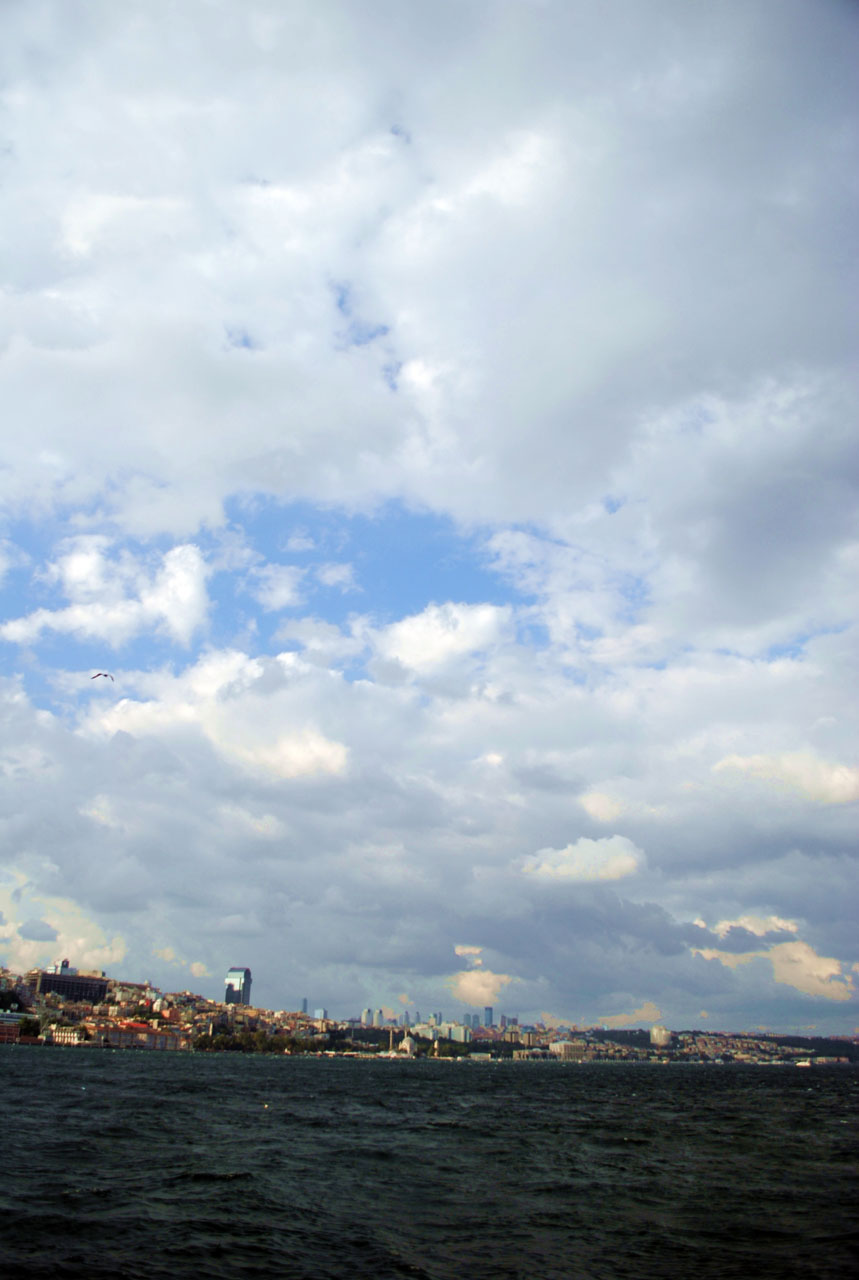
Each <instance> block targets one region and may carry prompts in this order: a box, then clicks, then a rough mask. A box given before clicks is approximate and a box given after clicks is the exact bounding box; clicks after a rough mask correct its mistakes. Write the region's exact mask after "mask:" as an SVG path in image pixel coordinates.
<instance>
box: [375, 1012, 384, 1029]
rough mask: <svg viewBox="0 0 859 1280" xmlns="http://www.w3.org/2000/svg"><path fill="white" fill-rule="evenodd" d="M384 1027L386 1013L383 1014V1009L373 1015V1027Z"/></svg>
mask: <svg viewBox="0 0 859 1280" xmlns="http://www.w3.org/2000/svg"><path fill="white" fill-rule="evenodd" d="M384 1025H385V1015H384V1013H382V1010H381V1009H377V1010H376V1012H375V1013H374V1014H373V1026H374V1027H383V1026H384Z"/></svg>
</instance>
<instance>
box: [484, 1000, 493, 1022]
mask: <svg viewBox="0 0 859 1280" xmlns="http://www.w3.org/2000/svg"><path fill="white" fill-rule="evenodd" d="M493 1017H494V1015H493V1012H492V1005H491V1004H488V1005H487V1006H486V1008H485V1009H484V1010H483V1025H484V1027H491V1026H492V1019H493Z"/></svg>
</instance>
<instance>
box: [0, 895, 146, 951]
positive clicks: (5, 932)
mask: <svg viewBox="0 0 859 1280" xmlns="http://www.w3.org/2000/svg"><path fill="white" fill-rule="evenodd" d="M10 882H11V885H12V886H13V887H12V888H9V887H8V885H9V884H10ZM31 916H35V917H37V918H41V920H42V921H43V922H44V923H45V924H46V925H47V926H48V929H47V930H44V931H41V930H39V931H30V932H31V934H32V933H33V932H39V933H40V934H41V935H42V936H40V937H34V936H26V935H25V933H24V932H23V929H24V928H25V927H26V924H27V922H28V920H29V919H30V917H31ZM0 920H2V921H3V923H2V924H0V947H2V950H3V952H4V955H5V960H4V963H5V965H6V966H7V967H8V968H10V969H12V970H14V971H16V972H18V973H25V972H26V971H27V970H28V969H31V968H34V967H36V966H44V965H46V964H49V963H51V962H52V961H53V960H55V959H56V958H57V957H58V956H62V957H68V959H69V960H70V961H71V963H72V965H74V967H75V968H78V969H99V970H110V968H111V967H113V966H115V965H117V964H119V963H120V961H121V960H122V959H123V957H124V956H125V954H126V949H127V947H126V942H125V939H124V938H122V937H121V936H120V935H118V934H117V935H116V936H114V937H113V938H110V939H108V937H107V936H106V934H105V932H104V930H103V929H102V928H101V926H100V925H99V924H98V923H97V922H96V921H94V920H92V919H90V918H89V917H88V916H87V914H86V913H85V912H84V911H83V910H82V908H81V907H80V906H79V905H78V903H76V902H75V901H73V900H72V899H71V898H64V897H57V896H54V895H50V894H43V893H40V892H38V890H36V889H35V888H34V886H33V885H32V883H31V882H29V881H28V879H27V877H26V876H25V875H23V874H22V873H21V872H16V871H14V870H13V871H12V872H11V873H10V875H9V877H8V878H7V880H6V884H5V885H4V884H2V883H0Z"/></svg>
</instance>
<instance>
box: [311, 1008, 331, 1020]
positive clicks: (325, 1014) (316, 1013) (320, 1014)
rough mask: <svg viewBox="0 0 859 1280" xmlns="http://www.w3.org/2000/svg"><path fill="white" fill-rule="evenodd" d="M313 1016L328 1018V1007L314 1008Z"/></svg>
mask: <svg viewBox="0 0 859 1280" xmlns="http://www.w3.org/2000/svg"><path fill="white" fill-rule="evenodd" d="M313 1016H314V1018H327V1017H328V1010H327V1009H314V1010H313Z"/></svg>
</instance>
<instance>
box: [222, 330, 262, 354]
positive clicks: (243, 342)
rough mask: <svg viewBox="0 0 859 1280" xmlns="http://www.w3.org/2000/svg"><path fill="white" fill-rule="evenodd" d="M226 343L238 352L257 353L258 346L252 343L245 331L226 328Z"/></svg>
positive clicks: (252, 340)
mask: <svg viewBox="0 0 859 1280" xmlns="http://www.w3.org/2000/svg"><path fill="white" fill-rule="evenodd" d="M226 334H227V343H228V344H229V346H231V347H235V348H237V349H238V350H240V351H258V350H259V344H258V343H257V342H255V341H254V339H253V338H252V337H251V335H250V333H249V332H248V330H247V329H243V328H238V327H237V328H229V327H228V328H227V329H226Z"/></svg>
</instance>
